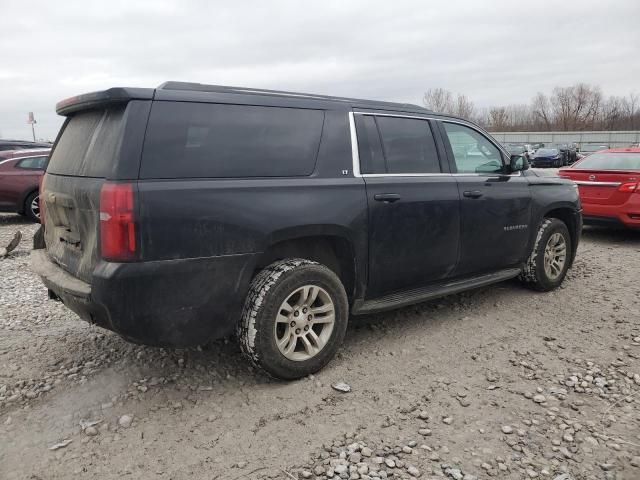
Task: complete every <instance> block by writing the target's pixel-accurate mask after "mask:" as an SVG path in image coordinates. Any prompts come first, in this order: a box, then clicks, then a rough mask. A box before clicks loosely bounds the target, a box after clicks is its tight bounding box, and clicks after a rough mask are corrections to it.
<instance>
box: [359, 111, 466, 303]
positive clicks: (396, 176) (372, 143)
mask: <svg viewBox="0 0 640 480" xmlns="http://www.w3.org/2000/svg"><path fill="white" fill-rule="evenodd" d="M355 118H356V126H357V133H358V135H357V137H358V144H359V152H360V162H361V165H360V169H361V174H362V176H363V177H364V180H365V183H366V190H367V198H368V205H369V281H368V286H367V293H366V297H367V298H368V299H373V298H377V297H380V296H382V295H385V294H389V293H392V292H397V291H401V290H406V289H410V288H413V287H418V286H422V285H425V284H428V283H431V282H435V281H438V280H442V279H444V278H447V277H449V276H450V275H451V274H452V273H453V271H454V270H455V267H456V261H457V257H458V239H459V233H460V213H459V196H458V189H457V184H456V182H455V178H453V177H452V176H451V174H450V172H449V171H448V166H447V164H446V159H445V158H444V146H443V145H442V143H441V141H440V139H439V138H437V137H435V138H434V135H433V133H432V125H431V122H429V121H428V120H426V119H419V118H406V117H402V116H395V115H389V114H356V115H355ZM436 138H437V140H436ZM441 156H442V160H443V162H442V163H441V161H440V158H441ZM443 167H444V168H443Z"/></svg>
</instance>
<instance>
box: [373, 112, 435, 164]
mask: <svg viewBox="0 0 640 480" xmlns="http://www.w3.org/2000/svg"><path fill="white" fill-rule="evenodd" d="M376 122H377V124H378V129H379V130H380V137H381V138H382V147H383V149H384V157H385V159H386V163H387V173H396V174H401V173H440V171H441V170H440V163H439V161H438V151H437V150H436V143H435V141H434V139H433V134H432V133H431V127H430V126H429V122H428V121H427V120H417V119H413V118H399V117H382V116H379V117H376Z"/></svg>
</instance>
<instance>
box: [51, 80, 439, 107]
mask: <svg viewBox="0 0 640 480" xmlns="http://www.w3.org/2000/svg"><path fill="white" fill-rule="evenodd" d="M207 94H209V95H207ZM227 94H233V95H237V96H238V97H242V96H260V97H262V98H263V99H265V101H268V102H270V103H277V102H283V101H284V102H286V103H287V104H290V105H291V106H293V105H294V104H296V105H301V104H306V105H310V104H314V105H318V103H320V104H324V105H325V106H328V107H331V106H333V107H338V108H363V109H371V110H392V111H403V112H414V113H420V114H425V113H433V112H431V111H430V110H427V109H426V108H423V107H420V106H419V105H413V104H410V103H393V102H382V101H377V100H362V99H357V98H345V97H333V96H329V95H315V94H310V93H297V92H285V91H279V90H267V89H260V88H248V87H232V86H225V85H205V84H202V83H189V82H165V83H163V84H162V85H160V86H159V87H158V88H156V89H153V88H123V87H116V88H110V89H108V90H103V91H101V92H93V93H86V94H83V95H78V96H75V97H71V98H67V99H65V100H62V101H61V102H58V104H57V105H56V112H57V113H58V114H59V115H69V114H71V113H73V112H75V111H78V110H85V109H90V108H96V107H98V106H103V105H105V104H109V103H121V102H125V101H128V100H133V99H140V100H151V99H154V98H155V99H158V100H182V101H216V100H217V99H222V98H223V96H224V95H227ZM269 98H270V99H271V100H268V99H269ZM278 99H279V100H278Z"/></svg>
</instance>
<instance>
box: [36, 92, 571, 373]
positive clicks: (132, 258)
mask: <svg viewBox="0 0 640 480" xmlns="http://www.w3.org/2000/svg"><path fill="white" fill-rule="evenodd" d="M57 111H58V113H59V114H61V115H64V116H66V117H67V119H66V122H65V124H64V126H63V128H62V130H61V133H60V134H59V136H58V138H57V140H56V143H55V145H54V149H53V152H52V154H51V158H50V161H49V164H48V166H47V171H46V175H45V177H44V180H43V184H42V187H41V188H42V191H41V200H42V211H43V214H42V218H43V228H44V235H43V236H42V235H40V236H39V237H38V236H37V237H36V238H37V239H38V238H41V239H42V240H41V241H40V240H37V241H36V245H35V246H36V250H34V252H33V253H32V265H33V268H34V270H35V271H36V272H37V273H38V274H39V275H40V276H41V277H42V279H43V281H44V283H45V285H46V286H47V287H48V288H49V295H50V297H51V298H54V299H61V300H62V301H63V302H64V303H65V304H66V305H67V306H68V307H69V308H70V309H72V310H73V311H75V312H76V313H78V315H80V316H81V317H82V318H84V319H85V320H88V321H89V322H92V323H95V324H97V325H100V326H102V327H105V328H108V329H110V330H113V331H115V332H117V333H119V334H120V335H122V336H123V337H125V338H126V339H129V340H131V341H134V342H140V343H145V344H152V345H171V346H188V345H195V344H202V343H205V342H207V341H208V340H210V339H213V338H217V337H221V336H225V335H229V334H231V333H233V332H236V333H237V335H238V337H239V340H240V343H241V346H242V349H243V351H244V352H245V353H246V354H247V356H248V357H249V358H250V359H251V360H252V361H253V362H254V363H255V364H256V365H258V366H259V367H261V368H263V369H264V370H266V371H267V372H268V373H269V374H271V375H273V376H275V377H279V378H284V379H293V378H298V377H302V376H304V375H307V374H309V373H312V372H314V371H317V370H319V369H320V368H322V367H323V366H324V365H325V364H326V363H327V362H328V361H329V360H330V359H331V358H332V357H333V355H334V354H335V352H336V350H337V349H338V347H339V346H340V344H341V342H342V339H343V337H344V335H345V330H346V327H347V321H348V318H349V315H350V314H353V315H357V314H365V313H371V312H379V311H383V310H387V309H392V308H397V307H402V306H405V305H410V304H414V303H417V302H422V301H424V300H428V299H431V298H434V297H439V296H443V295H447V294H451V293H455V292H460V291H463V290H468V289H471V288H475V287H480V286H484V285H488V284H492V283H494V282H499V281H502V280H507V279H510V278H514V277H520V279H522V281H523V282H525V283H527V284H528V285H530V286H532V287H533V288H535V289H537V290H542V291H546V290H552V289H554V288H556V287H557V286H558V285H559V284H560V283H561V282H562V280H563V279H564V277H565V274H566V272H567V269H568V268H569V267H570V266H571V264H572V262H573V259H574V256H575V252H576V248H577V246H578V241H579V237H580V231H581V226H582V217H581V214H580V203H579V199H578V191H577V189H576V187H575V185H574V184H572V183H571V182H570V181H569V180H564V179H560V178H554V177H539V176H537V175H536V174H535V173H534V172H533V171H531V170H527V168H528V164H527V163H526V160H524V159H523V158H522V157H520V156H514V157H510V156H509V155H508V154H507V153H506V152H505V151H504V150H503V148H502V147H501V146H500V145H499V144H498V142H496V141H495V140H494V139H493V138H491V136H489V135H488V134H487V133H486V132H485V131H483V130H482V129H481V128H479V127H478V126H477V125H475V124H473V123H470V122H468V121H466V120H462V119H459V118H454V117H451V116H445V115H439V114H435V113H433V112H431V111H428V110H425V109H423V108H421V107H418V106H414V105H407V104H396V103H386V102H377V101H366V100H355V99H347V98H334V97H327V96H319V95H307V94H294V93H286V92H277V91H267V90H255V89H242V88H232V87H219V86H209V85H200V84H191V83H179V82H168V83H165V84H163V85H162V86H160V87H159V88H157V89H137V88H114V89H110V90H106V91H104V92H98V93H92V94H87V95H81V96H78V97H73V98H71V99H69V100H65V101H63V102H61V103H59V104H58V105H57Z"/></svg>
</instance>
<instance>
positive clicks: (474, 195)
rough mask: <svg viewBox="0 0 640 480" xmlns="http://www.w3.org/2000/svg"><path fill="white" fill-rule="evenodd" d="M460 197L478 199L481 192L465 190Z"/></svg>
mask: <svg viewBox="0 0 640 480" xmlns="http://www.w3.org/2000/svg"><path fill="white" fill-rule="evenodd" d="M462 195H464V196H465V197H467V198H480V197H481V196H482V192H481V191H480V190H467V191H466V192H463V193H462Z"/></svg>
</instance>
